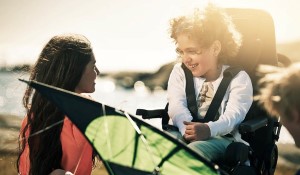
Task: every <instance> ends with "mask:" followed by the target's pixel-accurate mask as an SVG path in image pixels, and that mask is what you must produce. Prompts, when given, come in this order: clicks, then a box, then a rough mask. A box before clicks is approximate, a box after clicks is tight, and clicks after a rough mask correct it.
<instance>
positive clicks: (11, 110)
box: [0, 72, 294, 144]
mask: <svg viewBox="0 0 300 175" xmlns="http://www.w3.org/2000/svg"><path fill="white" fill-rule="evenodd" d="M28 78H29V75H28V73H25V72H0V114H12V115H16V116H19V117H20V118H23V117H24V116H25V108H24V107H23V106H22V98H23V95H24V92H25V89H26V87H27V86H26V84H25V83H23V82H21V81H19V79H25V80H28ZM89 95H90V96H91V97H92V98H93V99H94V100H96V101H98V102H100V103H102V104H105V105H108V106H112V107H115V108H117V109H121V110H124V111H126V112H128V113H130V114H132V115H134V116H135V111H136V109H162V108H164V107H165V105H166V103H167V99H166V97H167V94H166V91H165V90H162V89H157V90H155V91H150V90H149V89H148V88H147V87H146V86H145V85H144V84H143V82H137V83H135V85H134V88H131V89H125V88H123V87H120V86H117V85H116V82H115V80H113V79H110V78H107V77H98V78H97V80H96V91H95V92H94V93H92V94H89ZM8 116H9V115H8ZM136 117H139V118H141V117H140V116H136ZM144 121H145V122H147V123H149V124H151V125H153V126H155V127H157V128H159V129H161V120H160V119H151V120H144ZM278 143H283V144H284V143H288V144H294V141H293V138H292V137H291V135H290V134H289V132H288V131H287V130H286V128H285V127H281V132H280V137H279V141H278Z"/></svg>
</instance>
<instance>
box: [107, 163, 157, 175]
mask: <svg viewBox="0 0 300 175" xmlns="http://www.w3.org/2000/svg"><path fill="white" fill-rule="evenodd" d="M108 163H109V165H110V167H111V169H112V171H113V173H114V174H118V175H153V173H152V172H147V171H142V170H138V169H133V168H131V167H125V166H122V165H120V164H115V163H112V162H108Z"/></svg>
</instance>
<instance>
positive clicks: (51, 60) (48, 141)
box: [17, 34, 93, 175]
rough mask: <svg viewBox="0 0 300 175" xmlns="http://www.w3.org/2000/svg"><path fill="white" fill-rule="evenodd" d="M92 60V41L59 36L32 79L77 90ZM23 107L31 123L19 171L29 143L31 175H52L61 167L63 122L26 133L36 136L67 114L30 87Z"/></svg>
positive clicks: (21, 144) (21, 143)
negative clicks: (29, 135) (50, 174)
mask: <svg viewBox="0 0 300 175" xmlns="http://www.w3.org/2000/svg"><path fill="white" fill-rule="evenodd" d="M92 57H93V52H92V48H91V45H90V42H89V41H88V40H87V39H86V38H85V37H84V36H82V35H75V34H69V35H59V36H55V37H53V38H52V39H51V40H50V41H49V42H48V43H47V44H46V46H45V47H44V48H43V50H42V52H41V54H40V56H39V58H38V60H37V62H36V63H35V65H34V67H33V70H32V71H31V74H30V80H35V81H38V82H42V83H46V84H49V85H53V86H56V87H59V88H63V89H66V90H69V91H75V88H76V86H77V84H78V83H79V81H80V79H81V76H82V74H83V72H84V69H85V66H86V65H87V64H88V62H89V61H90V60H91V58H92ZM23 105H24V107H25V108H26V110H27V124H26V126H25V128H24V129H23V130H22V131H21V133H20V141H19V149H20V152H19V157H18V161H17V167H18V169H19V164H20V162H19V161H20V156H21V154H22V152H23V151H24V148H25V144H26V143H27V144H28V146H29V152H30V154H29V159H30V170H29V174H30V175H40V174H49V173H51V172H52V171H53V170H54V169H58V168H61V164H60V163H61V159H62V148H61V141H60V134H61V131H62V126H63V122H62V123H60V124H58V125H56V126H55V127H52V128H51V129H48V130H46V131H43V132H42V133H40V134H37V135H34V136H32V137H29V138H26V135H25V132H26V131H27V132H28V131H29V133H30V134H33V133H36V132H38V131H41V130H43V129H44V128H46V127H47V126H50V125H52V124H55V123H57V122H59V121H63V120H64V114H63V113H62V112H61V111H60V110H59V109H58V108H57V107H56V106H55V105H53V104H52V103H51V102H49V101H48V100H47V99H45V98H43V97H42V96H41V95H40V94H39V93H38V92H36V91H34V90H33V89H32V88H31V87H29V86H28V87H27V89H26V91H25V94H24V97H23ZM22 138H23V139H24V140H22Z"/></svg>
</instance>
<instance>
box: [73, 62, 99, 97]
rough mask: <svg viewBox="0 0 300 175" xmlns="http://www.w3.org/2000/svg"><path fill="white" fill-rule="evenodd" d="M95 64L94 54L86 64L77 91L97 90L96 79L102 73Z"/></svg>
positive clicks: (89, 91) (88, 91)
mask: <svg viewBox="0 0 300 175" xmlns="http://www.w3.org/2000/svg"><path fill="white" fill-rule="evenodd" d="M95 64H96V60H95V57H94V56H92V59H91V60H90V61H89V62H88V64H87V65H86V66H85V69H84V71H83V74H82V76H81V79H80V81H79V83H78V85H77V86H76V88H75V92H76V93H93V92H94V91H95V84H96V83H95V80H96V77H97V75H98V74H99V73H100V72H99V70H98V68H97V67H96V65H95Z"/></svg>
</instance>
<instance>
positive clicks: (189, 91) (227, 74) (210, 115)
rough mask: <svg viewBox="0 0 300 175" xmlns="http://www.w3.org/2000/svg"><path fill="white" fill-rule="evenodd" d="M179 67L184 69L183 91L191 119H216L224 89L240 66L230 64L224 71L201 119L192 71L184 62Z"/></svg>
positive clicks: (239, 69) (196, 120) (206, 120)
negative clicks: (184, 84) (184, 85)
mask: <svg viewBox="0 0 300 175" xmlns="http://www.w3.org/2000/svg"><path fill="white" fill-rule="evenodd" d="M181 67H182V69H183V70H184V74H185V79H186V87H185V93H186V99H187V105H188V109H189V111H190V112H191V114H192V116H193V120H192V121H193V122H202V123H206V122H209V121H215V120H218V117H216V114H217V112H218V109H219V108H220V105H221V102H222V100H223V97H224V95H225V93H226V90H227V88H228V86H229V84H230V82H231V80H232V79H233V78H234V77H235V76H236V75H237V74H238V73H239V72H240V71H241V70H242V68H241V67H239V66H230V67H228V68H227V69H226V70H225V71H224V73H223V79H222V81H221V83H220V85H219V87H218V89H217V92H216V93H215V95H214V97H213V99H212V102H211V104H210V106H209V108H208V110H207V112H206V115H205V117H204V118H203V119H198V117H197V116H198V109H197V108H198V107H197V102H196V95H195V87H194V80H193V75H192V72H191V71H190V70H189V69H188V68H187V67H186V66H185V65H184V64H182V65H181Z"/></svg>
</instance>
